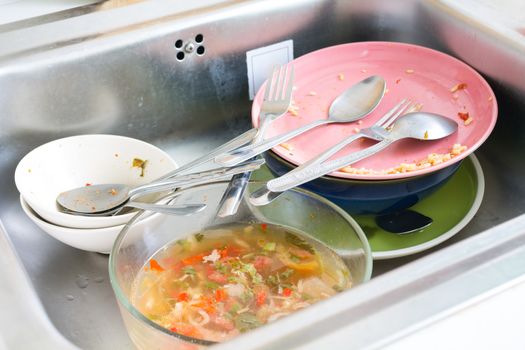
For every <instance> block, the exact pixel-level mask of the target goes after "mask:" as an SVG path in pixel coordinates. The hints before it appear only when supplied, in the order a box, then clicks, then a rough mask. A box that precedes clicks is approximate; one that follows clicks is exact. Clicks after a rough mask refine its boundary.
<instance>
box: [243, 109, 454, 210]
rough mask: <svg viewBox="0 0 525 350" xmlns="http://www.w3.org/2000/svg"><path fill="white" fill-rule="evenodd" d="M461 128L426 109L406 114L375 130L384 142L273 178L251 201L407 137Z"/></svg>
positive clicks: (426, 136)
mask: <svg viewBox="0 0 525 350" xmlns="http://www.w3.org/2000/svg"><path fill="white" fill-rule="evenodd" d="M457 128H458V124H457V123H456V122H455V121H453V120H452V119H449V118H446V117H444V116H441V115H439V114H434V113H426V112H416V113H408V114H405V115H404V116H402V117H400V118H399V119H398V120H397V121H396V123H395V124H394V126H393V127H392V130H390V131H387V130H385V129H383V128H381V127H378V128H377V129H374V133H377V134H379V135H381V136H382V137H383V140H382V141H381V142H379V143H377V144H375V145H373V146H371V147H368V148H365V149H364V150H361V151H358V152H354V153H351V154H349V155H347V156H344V157H341V158H338V159H335V160H332V161H327V162H324V163H321V164H314V165H313V166H312V167H306V168H304V169H303V170H302V171H300V172H293V173H292V172H290V173H287V174H285V175H283V176H281V177H278V178H275V179H273V180H270V181H268V182H267V183H266V186H265V187H263V188H262V189H260V190H257V191H256V192H254V193H253V194H252V196H251V197H250V202H251V203H252V204H253V205H256V206H258V205H265V204H268V203H270V202H271V201H272V200H273V199H274V198H275V197H277V194H276V193H280V192H284V191H286V190H289V189H290V188H293V187H296V186H299V185H302V184H303V183H305V182H308V181H311V180H313V179H316V178H318V177H321V176H323V175H326V174H329V173H331V172H333V171H336V170H338V169H341V168H343V167H345V166H347V165H350V164H352V163H355V162H357V161H359V160H361V159H364V158H367V157H370V156H371V155H373V154H375V153H377V152H379V151H381V150H383V149H384V148H386V147H388V146H390V145H391V144H392V143H394V142H396V141H399V140H402V139H406V138H413V139H418V140H437V139H440V138H443V137H446V136H449V135H451V134H453V133H454V132H456V130H457Z"/></svg>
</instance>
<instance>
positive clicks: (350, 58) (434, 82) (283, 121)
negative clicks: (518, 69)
mask: <svg viewBox="0 0 525 350" xmlns="http://www.w3.org/2000/svg"><path fill="white" fill-rule="evenodd" d="M292 64H293V65H294V67H295V77H296V78H295V83H294V86H295V90H294V93H293V100H294V102H293V105H295V106H297V107H298V109H297V113H295V114H297V115H292V114H291V113H290V112H289V113H287V114H286V115H284V116H282V117H281V118H279V119H277V120H276V121H274V122H273V124H272V125H271V128H270V129H269V130H268V133H267V134H266V137H267V138H270V137H272V136H275V135H278V134H281V133H283V132H285V131H288V130H291V129H294V128H297V127H299V126H301V125H304V124H307V123H309V122H311V121H313V120H315V119H326V118H327V117H328V108H329V106H330V103H331V102H332V100H334V99H335V98H336V97H337V96H338V95H339V94H340V93H341V92H342V91H343V90H345V89H347V88H348V87H350V86H351V85H353V84H355V83H357V82H358V81H360V80H362V79H364V78H366V77H368V76H371V75H380V76H382V77H383V78H384V79H385V81H386V83H387V92H386V94H385V96H384V97H383V100H382V101H381V103H380V104H379V106H378V107H377V108H376V109H375V110H374V112H372V113H371V114H369V115H368V116H366V117H365V118H363V119H361V121H360V122H353V123H347V124H330V125H324V126H320V127H317V128H314V129H312V130H310V131H308V132H306V133H304V134H302V135H300V136H298V137H296V138H294V139H291V140H290V141H288V142H287V144H286V145H280V146H277V147H275V148H273V151H274V152H275V153H276V154H278V155H279V156H280V157H282V158H284V159H286V160H287V161H289V162H291V163H293V164H295V165H298V164H302V163H304V162H306V161H307V160H308V159H311V158H313V157H314V156H315V155H317V154H319V153H320V152H322V151H323V150H325V149H327V148H328V147H330V146H332V145H334V144H336V143H337V142H339V141H340V140H341V139H343V138H344V137H346V136H347V135H351V134H353V133H355V132H356V129H357V128H364V127H367V126H370V125H371V124H373V123H374V122H375V121H376V120H377V119H379V118H381V116H382V115H383V114H384V113H386V112H387V111H388V110H390V109H391V108H392V107H393V106H395V105H396V104H397V103H398V102H399V101H401V100H402V99H404V98H410V99H412V100H413V101H417V102H419V103H421V104H423V108H422V111H427V112H433V113H438V114H441V115H444V116H446V117H448V118H451V119H453V120H455V121H456V122H458V124H459V129H458V132H457V133H455V134H453V135H451V136H449V137H447V138H444V139H441V140H437V141H418V140H402V141H398V142H396V143H394V144H393V145H391V146H390V147H388V148H387V149H385V150H383V151H381V152H379V153H377V154H375V155H374V156H372V157H370V158H367V159H364V160H362V161H360V162H358V163H355V164H353V165H352V167H354V168H365V169H371V170H375V171H376V173H375V174H371V173H370V172H369V173H368V174H352V173H346V172H342V171H338V172H334V173H332V174H330V175H332V176H337V177H340V178H347V179H360V180H388V179H396V178H405V177H410V176H418V175H423V174H426V173H429V172H432V171H435V170H438V169H441V168H444V167H446V166H449V165H451V164H452V163H454V162H457V161H459V160H460V159H463V158H465V157H467V156H468V155H469V154H470V153H472V152H474V150H476V149H477V148H478V147H479V146H480V145H481V144H482V143H483V142H484V141H485V140H486V139H487V137H488V136H489V134H490V133H491V131H492V129H493V128H494V125H495V124H496V119H497V114H498V109H497V103H496V98H495V96H494V93H493V92H492V89H491V88H490V86H489V85H488V83H487V82H486V81H485V80H484V79H483V78H482V77H481V76H480V75H479V74H478V73H477V72H476V71H475V70H474V69H472V68H471V67H469V66H468V65H466V64H465V63H463V62H461V61H459V60H457V59H455V58H453V57H451V56H448V55H446V54H444V53H441V52H438V51H435V50H431V49H428V48H425V47H421V46H416V45H410V44H403V43H394V42H359V43H351V44H344V45H338V46H332V47H328V48H325V49H322V50H318V51H315V52H311V53H309V54H307V55H304V56H301V57H299V58H297V59H295V60H294V61H293V62H292ZM458 84H466V85H464V86H466V87H465V88H464V89H459V90H457V91H452V90H454V89H453V87H455V86H457V85H458ZM263 91H264V85H263V86H262V88H261V89H260V90H259V92H258V93H257V96H256V97H255V100H254V103H253V106H252V123H253V124H254V125H257V119H258V118H257V117H258V115H259V110H260V103H261V101H262V95H263ZM460 112H461V113H464V112H468V115H469V116H470V117H471V118H472V122H471V123H470V124H469V125H465V123H464V121H463V120H462V119H461V118H460V116H459V114H458V113H460ZM373 143H374V142H373V141H370V140H363V139H362V140H358V141H356V142H354V143H353V144H351V145H350V146H347V147H346V148H345V149H343V150H342V151H340V152H339V153H338V154H336V155H335V156H334V157H333V158H338V157H340V156H341V155H345V154H348V153H351V152H354V151H356V150H359V149H363V148H365V147H368V146H370V145H371V144H373ZM454 144H461V145H465V146H467V149H466V150H465V151H464V152H462V153H460V154H459V155H457V156H455V157H453V158H451V159H450V160H448V161H445V162H443V163H441V164H436V165H433V166H430V167H428V168H424V169H418V170H414V171H410V172H405V173H393V174H387V173H385V172H383V173H381V171H383V170H385V169H390V168H394V167H397V166H399V165H400V164H402V163H416V162H419V161H421V160H423V159H425V158H427V156H428V155H429V154H431V153H439V154H446V153H449V152H450V151H451V149H452V146H453V145H454ZM283 146H284V147H283Z"/></svg>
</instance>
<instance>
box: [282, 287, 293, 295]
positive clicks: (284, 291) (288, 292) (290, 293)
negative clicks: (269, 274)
mask: <svg viewBox="0 0 525 350" xmlns="http://www.w3.org/2000/svg"><path fill="white" fill-rule="evenodd" d="M283 295H284V296H285V297H289V296H290V295H292V290H291V289H290V288H284V289H283Z"/></svg>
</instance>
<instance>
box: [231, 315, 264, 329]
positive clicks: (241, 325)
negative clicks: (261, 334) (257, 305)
mask: <svg viewBox="0 0 525 350" xmlns="http://www.w3.org/2000/svg"><path fill="white" fill-rule="evenodd" d="M260 325H261V322H259V320H258V319H257V316H255V314H253V313H251V312H243V313H242V314H240V315H239V316H237V317H236V318H235V327H236V328H237V329H238V330H239V331H241V332H246V331H249V330H250V329H254V328H257V327H259V326H260Z"/></svg>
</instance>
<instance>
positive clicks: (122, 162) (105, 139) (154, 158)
mask: <svg viewBox="0 0 525 350" xmlns="http://www.w3.org/2000/svg"><path fill="white" fill-rule="evenodd" d="M135 158H138V159H142V160H146V161H147V163H146V166H145V168H144V172H143V173H142V169H141V168H139V167H136V166H135V167H133V159H135ZM176 168H177V164H176V163H175V161H174V160H173V159H172V158H171V157H170V156H169V155H168V154H167V153H165V152H164V151H162V150H161V149H159V148H157V147H155V146H153V145H151V144H149V143H146V142H144V141H140V140H137V139H133V138H129V137H124V136H117V135H80V136H71V137H66V138H63V139H58V140H54V141H51V142H49V143H46V144H44V145H42V146H39V147H37V148H35V149H34V150H32V151H31V152H29V153H28V154H27V155H26V156H25V157H24V158H22V160H21V161H20V163H18V166H17V167H16V170H15V183H16V187H17V188H18V191H19V192H20V194H21V195H22V196H24V199H25V200H26V201H27V203H28V204H29V205H30V206H31V208H32V209H33V210H34V211H35V212H36V213H38V215H40V216H41V217H42V218H44V219H45V220H46V221H48V222H50V223H53V224H56V225H60V226H66V227H74V228H101V227H111V226H117V225H122V224H125V223H126V222H128V221H129V219H131V217H133V215H134V213H128V214H123V215H116V216H107V217H87V216H77V215H71V214H66V213H63V212H61V211H60V209H59V208H58V206H57V203H56V198H57V196H58V194H59V193H61V192H64V191H67V190H70V189H73V188H77V187H80V186H85V185H86V184H88V183H89V184H102V183H123V184H127V185H131V186H137V185H141V184H145V183H148V182H150V181H153V180H155V179H157V178H159V177H160V176H162V175H164V174H166V173H168V172H170V171H172V170H174V169H176ZM139 200H140V198H139Z"/></svg>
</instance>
